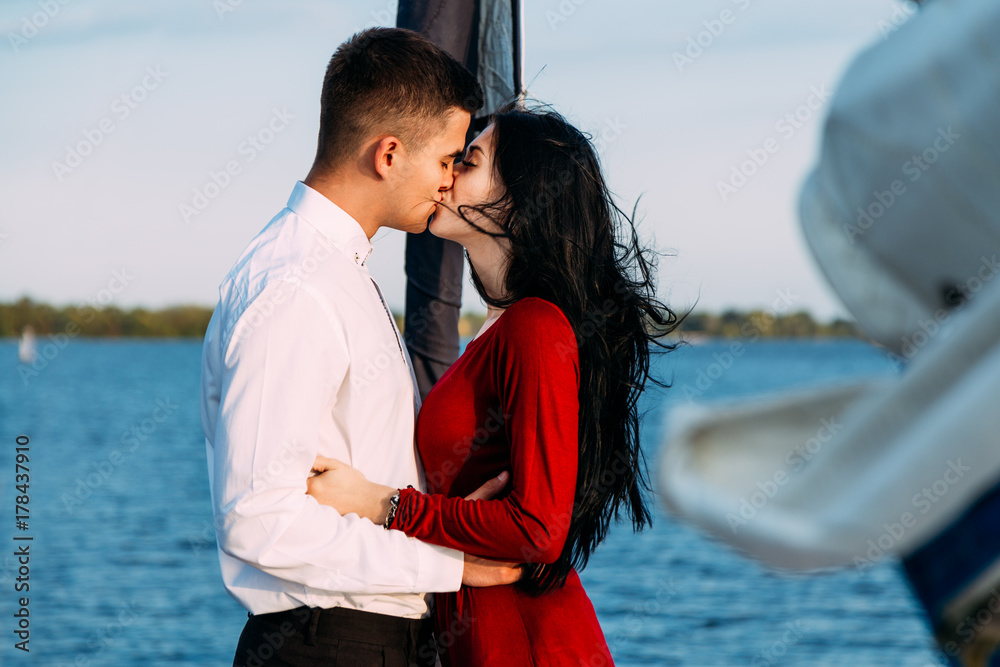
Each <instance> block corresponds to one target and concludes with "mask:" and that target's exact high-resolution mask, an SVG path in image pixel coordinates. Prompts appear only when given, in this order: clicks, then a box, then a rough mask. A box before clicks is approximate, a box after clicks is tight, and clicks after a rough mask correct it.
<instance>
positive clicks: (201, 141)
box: [0, 0, 908, 319]
mask: <svg viewBox="0 0 1000 667" xmlns="http://www.w3.org/2000/svg"><path fill="white" fill-rule="evenodd" d="M524 4H525V50H526V63H525V79H526V80H527V81H528V82H530V85H529V92H530V94H531V96H532V97H535V98H537V99H539V100H541V101H544V102H546V103H549V104H552V105H553V106H554V107H555V108H556V109H557V110H559V111H560V112H562V113H563V114H564V115H566V116H567V118H569V120H570V121H571V122H573V123H574V124H576V125H577V126H578V127H579V128H581V129H583V130H585V131H588V132H590V133H591V134H592V135H593V136H594V137H595V142H596V144H597V147H598V149H599V150H600V152H601V156H602V160H603V164H604V168H605V172H606V176H607V179H608V181H609V183H610V186H611V188H612V190H613V191H614V192H615V194H616V196H617V197H618V198H619V204H620V205H621V206H622V208H624V209H626V210H629V211H631V210H632V207H633V206H634V205H635V204H636V202H637V201H638V216H637V222H638V229H639V232H640V235H641V236H642V237H643V239H644V240H645V241H646V242H647V243H649V244H650V245H652V246H653V247H655V248H656V249H658V250H659V251H660V252H661V253H663V256H662V257H661V258H660V259H659V261H658V264H657V266H658V273H657V276H658V288H659V296H660V297H661V299H663V300H664V301H666V302H667V303H668V304H669V305H670V306H671V307H673V308H674V309H675V310H686V309H687V308H690V307H691V306H692V305H694V304H695V302H696V301H697V308H698V309H699V310H709V311H721V310H724V309H726V308H739V309H751V308H762V309H775V308H776V307H777V306H776V304H778V303H781V304H785V305H784V306H781V307H787V306H788V305H790V306H791V308H792V309H794V310H798V309H804V310H808V311H810V312H811V313H812V314H813V315H814V316H816V317H818V318H820V319H829V318H832V317H846V316H847V312H846V310H845V309H844V308H843V306H842V305H841V304H840V302H839V300H838V299H837V297H836V295H835V294H834V293H833V292H832V290H831V289H830V288H829V287H828V286H827V284H826V282H825V279H824V278H823V276H822V274H821V273H820V271H819V269H818V267H817V265H816V264H815V263H814V261H813V259H812V256H811V255H810V253H809V251H808V248H807V247H806V245H805V242H804V239H803V237H802V234H801V232H800V231H799V227H798V222H797V219H796V206H797V199H798V191H799V188H800V186H801V184H802V182H803V181H804V179H805V177H806V175H807V174H808V172H809V169H810V168H811V165H813V164H814V163H815V161H816V159H817V151H818V147H819V138H820V133H821V131H822V124H823V119H824V116H825V112H826V107H827V106H828V103H829V96H830V94H832V93H833V92H834V91H835V90H836V86H837V82H838V80H839V77H840V76H841V74H842V73H843V71H844V69H845V68H846V66H847V65H848V64H849V63H850V62H851V60H852V58H853V57H854V56H855V55H856V54H857V53H858V52H859V51H860V50H862V49H864V48H866V47H867V46H870V45H872V44H874V43H876V42H877V41H879V40H881V39H883V38H884V35H885V34H886V33H887V32H889V31H890V30H891V29H892V26H893V25H894V24H893V21H894V20H895V21H897V22H898V21H900V20H902V19H904V18H905V17H906V11H904V7H905V8H906V9H907V10H908V5H903V4H900V3H899V2H896V1H895V0H836V1H834V0H814V1H813V2H808V3H804V2H797V1H795V0H699V1H697V2H695V1H694V0H685V1H682V0H635V1H630V0H616V1H615V2H610V1H609V0H525V3H524ZM395 9H396V3H395V2H394V1H392V0H373V1H367V0H365V1H362V0H352V1H351V2H347V1H346V0H342V1H325V2H311V1H310V2H306V1H303V2H287V0H286V1H285V2H279V1H278V0H258V1H256V2H249V1H244V0H170V1H169V2H167V1H163V0H161V1H149V2H142V3H123V2H111V0H89V1H87V2H83V1H81V0H76V1H74V0H33V1H23V0H5V1H4V2H3V3H0V36H2V37H3V41H2V43H0V85H2V88H3V90H4V103H3V104H2V105H0V145H2V146H3V150H2V151H0V204H2V206H0V301H11V300H14V299H17V298H19V297H21V296H29V297H30V298H32V299H34V300H36V301H45V302H49V303H53V304H56V305H67V304H70V303H77V304H82V303H93V304H97V305H106V304H114V305H116V306H119V307H122V308H132V307H136V306H145V307H150V308H160V307H164V306H168V305H176V304H198V305H204V306H209V307H211V306H214V305H215V303H216V301H217V300H218V285H219V283H220V282H221V281H222V278H223V277H224V276H225V274H226V273H227V272H228V270H229V268H230V267H231V266H232V264H233V263H234V262H235V260H236V258H237V257H238V256H239V254H240V253H241V252H242V250H243V248H244V247H245V246H246V245H247V244H248V243H249V241H250V239H251V238H253V236H254V235H255V234H256V233H257V232H258V231H259V230H260V229H262V228H263V227H264V226H265V225H266V224H267V223H268V221H269V220H270V219H271V218H272V217H274V216H275V215H276V214H277V213H278V212H279V211H280V210H281V209H282V208H283V207H284V205H285V203H286V202H287V200H288V196H289V194H290V193H291V191H292V188H293V186H294V185H295V182H296V181H297V180H300V179H302V178H304V177H305V175H306V173H307V172H308V169H309V166H310V164H311V162H312V158H313V155H314V152H315V142H316V134H317V130H318V127H319V93H320V88H321V84H322V78H323V72H324V70H325V68H326V64H327V62H328V60H329V58H330V56H331V55H332V53H333V51H334V50H335V49H336V47H337V45H338V44H339V43H340V42H342V41H343V40H344V39H346V38H347V37H349V36H350V35H351V34H353V33H354V32H356V31H357V30H360V29H363V28H367V27H370V26H374V25H393V24H394V22H395ZM765 147H767V148H769V151H768V150H765ZM754 157H756V160H757V162H758V163H759V165H750V166H746V167H744V168H745V170H746V171H753V173H752V175H751V176H749V177H747V178H745V179H740V178H739V177H736V178H734V175H733V172H734V169H735V168H739V167H740V166H741V165H742V164H743V163H744V162H745V161H746V160H749V159H753V158H754ZM764 158H766V159H764ZM754 166H755V167H756V168H755V169H751V167H754ZM227 169H228V171H227ZM191 210H194V211H196V213H195V214H191ZM373 243H374V245H375V251H374V252H373V254H372V256H371V259H370V260H369V263H368V264H369V267H370V269H371V271H372V274H373V275H374V277H375V279H376V280H377V281H378V282H379V284H380V286H381V287H382V289H383V291H384V293H385V295H386V298H387V300H388V301H389V304H390V306H391V307H392V308H393V310H396V311H399V312H401V311H402V310H403V307H404V294H405V276H404V273H403V268H402V267H403V248H404V234H403V233H402V232H398V231H395V230H380V231H379V232H378V233H377V234H376V235H375V237H374V238H373ZM463 305H464V308H465V309H466V310H468V311H479V312H483V311H485V308H484V306H483V305H482V303H481V302H480V300H479V298H478V296H477V295H476V294H475V291H474V290H473V289H472V287H471V284H470V283H469V282H468V281H466V289H465V291H464V297H463Z"/></svg>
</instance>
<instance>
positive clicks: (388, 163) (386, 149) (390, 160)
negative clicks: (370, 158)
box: [374, 136, 403, 179]
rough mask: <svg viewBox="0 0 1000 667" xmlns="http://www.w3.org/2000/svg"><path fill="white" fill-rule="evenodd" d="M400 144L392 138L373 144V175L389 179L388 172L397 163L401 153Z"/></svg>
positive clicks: (385, 138)
mask: <svg viewBox="0 0 1000 667" xmlns="http://www.w3.org/2000/svg"><path fill="white" fill-rule="evenodd" d="M402 148H403V146H402V142H400V140H399V139H397V138H396V137H394V136H388V137H382V139H381V140H380V141H379V142H378V143H377V144H375V155H374V159H375V165H374V166H375V173H377V174H378V175H379V176H381V177H382V178H383V179H387V178H389V172H390V170H391V169H392V168H393V167H394V166H395V165H396V164H397V163H398V161H399V158H400V154H401V153H402V152H403V151H402Z"/></svg>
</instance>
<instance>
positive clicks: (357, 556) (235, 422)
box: [212, 281, 463, 594]
mask: <svg viewBox="0 0 1000 667" xmlns="http://www.w3.org/2000/svg"><path fill="white" fill-rule="evenodd" d="M325 303H326V302H325V299H323V298H322V297H321V296H320V297H319V298H317V297H316V296H314V295H313V294H311V293H310V291H309V287H308V285H304V286H297V285H293V284H291V283H288V282H284V281H276V282H273V283H271V284H269V285H268V286H267V287H266V288H265V289H264V290H263V292H262V293H261V294H260V295H259V296H258V297H257V298H256V299H255V300H254V303H253V304H251V306H250V307H249V308H248V309H247V311H246V312H245V313H243V315H242V316H241V321H240V322H239V323H237V324H238V325H237V326H236V328H235V333H234V335H233V337H232V340H231V341H229V342H228V344H226V347H225V349H224V351H223V370H222V373H223V382H222V392H221V395H220V403H219V417H218V421H217V424H216V433H215V439H214V462H213V463H214V465H213V470H214V475H213V477H214V478H213V480H212V485H213V498H214V500H215V502H216V507H215V512H216V515H217V517H218V518H219V522H218V539H219V546H220V548H221V549H222V551H223V552H224V553H226V554H228V555H229V556H231V557H233V558H236V559H238V560H241V561H243V562H245V563H248V564H250V565H252V566H254V567H256V568H258V569H260V570H262V571H264V572H267V573H268V574H272V575H274V576H276V577H279V578H281V579H284V580H287V581H292V582H296V583H300V584H303V585H307V586H310V587H313V588H319V589H324V590H331V591H338V592H344V593H356V594H373V593H411V592H412V593H420V592H432V591H454V590H457V589H458V587H459V584H460V580H461V577H462V573H463V558H462V554H461V553H460V552H457V551H453V550H450V549H443V548H440V547H434V546H432V545H428V544H424V543H421V542H419V541H418V540H413V539H410V538H406V537H405V536H403V535H402V533H399V532H398V531H386V530H384V529H383V528H382V527H380V526H376V525H374V524H372V523H371V522H369V521H366V520H363V519H361V518H359V517H357V516H356V515H348V516H341V515H340V514H339V513H338V512H337V511H336V510H335V509H333V508H332V507H326V506H321V505H320V504H319V503H317V502H316V500H315V499H314V498H312V497H310V496H308V495H306V478H307V477H308V476H309V471H310V469H311V467H312V463H313V461H314V459H315V457H316V454H317V452H318V448H319V424H320V420H321V419H322V418H323V415H324V414H325V413H326V412H327V411H328V410H329V409H330V407H331V405H333V403H334V401H335V400H336V399H335V397H336V395H337V393H338V390H339V389H340V386H341V384H342V383H343V382H344V380H345V378H346V374H347V370H348V366H349V358H348V355H347V348H346V342H345V340H344V337H343V333H342V331H340V330H339V327H338V326H337V321H336V319H335V314H334V313H332V312H330V310H329V309H328V308H327V307H326V305H325Z"/></svg>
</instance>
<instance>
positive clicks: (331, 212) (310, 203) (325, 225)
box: [288, 181, 373, 266]
mask: <svg viewBox="0 0 1000 667" xmlns="http://www.w3.org/2000/svg"><path fill="white" fill-rule="evenodd" d="M288 208H289V209H291V210H292V211H294V212H295V214H296V215H298V216H300V217H301V218H303V219H305V220H306V221H307V222H308V223H309V224H311V225H312V226H313V227H315V228H316V229H317V230H319V232H320V233H321V234H323V236H325V237H326V238H328V239H329V240H330V242H331V243H332V244H333V245H334V246H336V247H337V249H338V250H340V251H341V252H342V253H344V254H345V255H347V256H348V257H349V258H350V259H353V260H354V262H355V263H356V264H357V265H358V266H364V264H365V262H366V261H367V260H368V257H369V256H370V255H371V254H372V250H373V246H372V243H371V241H370V240H368V235H367V234H365V230H364V229H362V228H361V224H360V223H359V222H358V221H357V220H355V219H354V218H352V217H351V215H350V214H349V213H348V212H347V211H345V210H344V209H342V208H340V207H339V206H337V205H336V204H334V203H333V202H332V201H330V200H329V199H327V198H326V197H325V196H323V195H322V194H320V193H319V192H317V191H316V190H313V189H312V188H311V187H309V186H308V185H306V184H305V183H303V182H302V181H298V182H297V183H296V184H295V188H293V189H292V194H291V196H290V197H289V198H288Z"/></svg>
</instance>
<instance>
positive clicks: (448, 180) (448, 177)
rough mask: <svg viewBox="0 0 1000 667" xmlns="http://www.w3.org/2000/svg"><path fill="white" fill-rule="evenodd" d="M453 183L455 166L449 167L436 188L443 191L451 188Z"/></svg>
mask: <svg viewBox="0 0 1000 667" xmlns="http://www.w3.org/2000/svg"><path fill="white" fill-rule="evenodd" d="M454 185H455V168H454V167H449V168H448V169H447V170H446V171H445V174H444V179H442V181H441V187H440V188H438V191H439V192H444V191H445V190H451V188H452V186H454Z"/></svg>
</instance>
